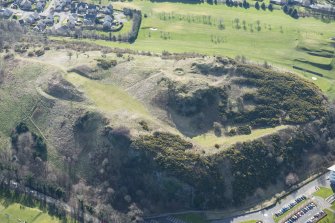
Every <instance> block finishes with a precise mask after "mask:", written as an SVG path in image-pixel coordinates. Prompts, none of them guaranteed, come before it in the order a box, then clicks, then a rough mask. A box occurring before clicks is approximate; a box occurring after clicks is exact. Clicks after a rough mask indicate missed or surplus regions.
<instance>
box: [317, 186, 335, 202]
mask: <svg viewBox="0 0 335 223" xmlns="http://www.w3.org/2000/svg"><path fill="white" fill-rule="evenodd" d="M332 194H334V192H333V191H332V189H330V188H326V187H320V189H319V190H317V191H316V192H314V193H313V195H314V196H318V197H322V198H323V199H326V198H327V197H329V196H330V195H332Z"/></svg>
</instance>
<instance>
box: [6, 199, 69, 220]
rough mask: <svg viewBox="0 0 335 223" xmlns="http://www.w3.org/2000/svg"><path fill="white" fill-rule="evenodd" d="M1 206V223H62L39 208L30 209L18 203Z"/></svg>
mask: <svg viewBox="0 0 335 223" xmlns="http://www.w3.org/2000/svg"><path fill="white" fill-rule="evenodd" d="M1 203H2V204H0V222H1V223H17V222H28V223H60V222H62V221H61V220H59V219H58V218H55V217H52V216H50V215H48V214H47V213H44V212H42V211H41V210H39V209H37V208H30V207H26V206H23V205H20V204H18V203H13V204H10V205H8V206H7V205H6V206H4V205H3V201H2V202H1Z"/></svg>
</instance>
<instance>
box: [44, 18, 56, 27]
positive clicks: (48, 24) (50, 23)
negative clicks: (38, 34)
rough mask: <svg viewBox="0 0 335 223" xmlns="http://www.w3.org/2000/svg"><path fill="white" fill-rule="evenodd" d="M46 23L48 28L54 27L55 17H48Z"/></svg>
mask: <svg viewBox="0 0 335 223" xmlns="http://www.w3.org/2000/svg"><path fill="white" fill-rule="evenodd" d="M44 23H45V25H47V26H53V25H54V18H53V17H47V18H45V19H44Z"/></svg>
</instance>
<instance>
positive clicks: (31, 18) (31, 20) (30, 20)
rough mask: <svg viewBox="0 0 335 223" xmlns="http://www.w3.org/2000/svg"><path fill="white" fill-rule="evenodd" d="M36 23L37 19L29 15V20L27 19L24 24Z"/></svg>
mask: <svg viewBox="0 0 335 223" xmlns="http://www.w3.org/2000/svg"><path fill="white" fill-rule="evenodd" d="M34 22H35V18H34V16H33V15H29V16H28V17H27V18H25V20H24V23H26V24H29V25H32V24H33V23H34Z"/></svg>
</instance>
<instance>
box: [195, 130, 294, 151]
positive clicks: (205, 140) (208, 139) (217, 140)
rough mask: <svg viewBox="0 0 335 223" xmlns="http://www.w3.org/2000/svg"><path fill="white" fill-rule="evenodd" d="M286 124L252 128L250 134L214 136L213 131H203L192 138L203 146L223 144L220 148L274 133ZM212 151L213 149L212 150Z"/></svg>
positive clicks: (210, 146)
mask: <svg viewBox="0 0 335 223" xmlns="http://www.w3.org/2000/svg"><path fill="white" fill-rule="evenodd" d="M287 127H288V126H285V125H282V126H277V127H274V128H264V129H256V130H252V133H251V134H250V135H237V136H219V137H218V136H216V135H215V134H214V133H213V132H209V133H205V134H202V135H199V136H196V137H194V138H193V139H192V140H193V141H194V142H196V143H197V144H199V145H200V146H202V147H205V148H214V145H215V144H218V145H220V146H223V147H222V148H227V147H228V146H230V145H233V144H235V143H237V142H245V141H249V140H253V139H255V138H260V137H263V136H266V135H269V134H272V133H275V132H277V131H279V130H282V129H285V128H287ZM212 151H213V150H212Z"/></svg>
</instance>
